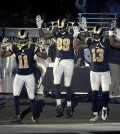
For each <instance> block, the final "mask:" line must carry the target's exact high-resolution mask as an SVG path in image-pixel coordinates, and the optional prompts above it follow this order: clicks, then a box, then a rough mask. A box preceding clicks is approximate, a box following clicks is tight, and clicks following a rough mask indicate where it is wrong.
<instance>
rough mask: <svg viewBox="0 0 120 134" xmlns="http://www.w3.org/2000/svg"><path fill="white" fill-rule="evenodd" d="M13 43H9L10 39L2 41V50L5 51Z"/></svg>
mask: <svg viewBox="0 0 120 134" xmlns="http://www.w3.org/2000/svg"><path fill="white" fill-rule="evenodd" d="M10 44H11V43H9V42H8V38H7V37H5V38H3V40H2V44H1V49H5V48H6V47H7V46H9V45H10Z"/></svg>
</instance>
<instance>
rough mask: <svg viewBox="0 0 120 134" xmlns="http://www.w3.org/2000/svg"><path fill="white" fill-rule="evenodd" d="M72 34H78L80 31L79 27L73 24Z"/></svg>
mask: <svg viewBox="0 0 120 134" xmlns="http://www.w3.org/2000/svg"><path fill="white" fill-rule="evenodd" d="M73 32H74V34H73V36H78V34H79V33H80V31H79V29H78V26H73Z"/></svg>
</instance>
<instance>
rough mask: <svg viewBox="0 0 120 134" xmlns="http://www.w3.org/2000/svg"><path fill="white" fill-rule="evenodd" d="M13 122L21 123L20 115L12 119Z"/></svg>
mask: <svg viewBox="0 0 120 134" xmlns="http://www.w3.org/2000/svg"><path fill="white" fill-rule="evenodd" d="M11 122H21V117H20V115H16V116H15V117H13V118H12V120H11Z"/></svg>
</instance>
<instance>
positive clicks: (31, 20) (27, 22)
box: [0, 0, 120, 27]
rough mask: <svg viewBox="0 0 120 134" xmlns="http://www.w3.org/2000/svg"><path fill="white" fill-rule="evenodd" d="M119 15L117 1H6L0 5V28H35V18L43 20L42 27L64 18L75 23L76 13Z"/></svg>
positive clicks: (119, 9) (119, 7)
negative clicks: (40, 17)
mask: <svg viewBox="0 0 120 134" xmlns="http://www.w3.org/2000/svg"><path fill="white" fill-rule="evenodd" d="M6 5H9V6H7V8H6ZM101 12H106V13H118V14H119V13H120V1H119V0H106V1H104V0H69V1H68V0H52V1H51V0H43V1H36V0H34V1H32V0H29V1H28V0H12V1H11V0H7V1H3V4H1V5H0V27H36V24H35V16H36V15H38V14H40V15H41V16H42V18H43V19H44V23H43V27H47V25H49V22H50V21H56V20H57V19H58V18H60V17H63V16H64V17H66V18H67V19H68V20H69V21H76V20H77V18H78V13H101Z"/></svg>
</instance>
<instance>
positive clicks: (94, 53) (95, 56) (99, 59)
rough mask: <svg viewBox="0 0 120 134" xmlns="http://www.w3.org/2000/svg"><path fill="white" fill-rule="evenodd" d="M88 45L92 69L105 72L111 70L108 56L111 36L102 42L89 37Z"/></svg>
mask: <svg viewBox="0 0 120 134" xmlns="http://www.w3.org/2000/svg"><path fill="white" fill-rule="evenodd" d="M87 39H88V40H87V45H88V46H89V49H90V53H91V57H92V59H91V60H92V61H91V71H94V72H105V71H109V65H108V56H109V46H110V42H109V38H106V39H104V40H103V41H101V42H95V41H93V40H92V38H87Z"/></svg>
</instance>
